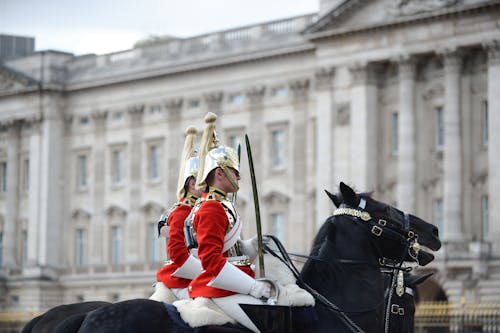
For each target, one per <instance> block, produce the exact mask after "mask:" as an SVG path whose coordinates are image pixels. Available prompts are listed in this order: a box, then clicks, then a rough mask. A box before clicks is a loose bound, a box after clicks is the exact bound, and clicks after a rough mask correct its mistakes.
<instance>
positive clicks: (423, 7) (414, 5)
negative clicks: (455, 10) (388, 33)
mask: <svg viewBox="0 0 500 333" xmlns="http://www.w3.org/2000/svg"><path fill="white" fill-rule="evenodd" d="M458 2H459V0H393V1H392V2H391V4H390V5H389V6H388V7H387V12H388V13H389V14H391V15H394V16H400V15H414V14H418V13H422V12H428V11H433V10H436V9H441V8H444V7H449V6H453V5H456V4H458Z"/></svg>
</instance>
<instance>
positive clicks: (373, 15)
mask: <svg viewBox="0 0 500 333" xmlns="http://www.w3.org/2000/svg"><path fill="white" fill-rule="evenodd" d="M487 2H491V1H487V0H374V1H366V0H346V1H343V2H341V3H340V4H339V5H338V6H335V7H333V8H332V9H331V10H330V11H328V12H326V13H325V14H324V15H322V16H321V17H319V18H318V19H317V20H316V22H314V23H313V24H312V25H310V26H309V27H307V28H306V29H305V31H304V34H306V35H307V34H316V33H321V32H327V31H330V30H331V31H338V32H344V31H345V32H348V31H355V30H358V29H365V28H370V27H378V26H384V25H390V24H394V23H397V22H401V21H406V20H411V19H412V18H422V17H425V16H427V15H435V14H438V13H439V12H446V11H449V10H456V9H461V8H465V7H471V6H479V5H480V4H481V3H487Z"/></svg>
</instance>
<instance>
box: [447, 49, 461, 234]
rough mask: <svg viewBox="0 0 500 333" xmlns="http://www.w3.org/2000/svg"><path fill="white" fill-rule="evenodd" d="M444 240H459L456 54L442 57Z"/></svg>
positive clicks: (459, 61) (458, 98)
mask: <svg viewBox="0 0 500 333" xmlns="http://www.w3.org/2000/svg"><path fill="white" fill-rule="evenodd" d="M443 56H444V81H445V82H444V87H445V88H444V89H445V102H444V103H445V105H444V156H443V169H444V179H443V185H444V186H443V203H444V237H443V238H444V240H446V241H460V240H462V237H463V235H462V163H463V158H462V139H461V129H460V126H461V124H460V72H461V67H462V59H461V56H460V54H459V52H458V51H456V50H454V51H447V52H445V53H444V55H443Z"/></svg>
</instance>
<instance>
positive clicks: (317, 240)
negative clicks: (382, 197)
mask: <svg viewBox="0 0 500 333" xmlns="http://www.w3.org/2000/svg"><path fill="white" fill-rule="evenodd" d="M326 193H327V194H328V196H329V197H330V199H331V200H332V201H333V202H334V204H335V205H336V203H335V201H338V202H340V203H341V202H343V201H344V198H343V196H342V193H341V192H338V193H336V194H334V196H335V201H334V199H333V198H332V195H331V194H330V193H329V192H328V191H326ZM372 194H373V191H370V192H361V193H357V195H358V196H359V197H360V198H363V199H368V198H371V197H372ZM333 218H334V217H333V216H330V217H328V218H327V219H326V220H325V222H324V223H323V224H322V225H321V228H320V229H319V231H318V233H317V234H316V236H315V237H314V239H313V242H312V246H311V251H310V255H311V256H316V255H317V254H318V250H319V248H320V247H321V244H323V241H324V240H325V237H326V235H327V230H328V225H329V222H330V221H331V220H332V219H333Z"/></svg>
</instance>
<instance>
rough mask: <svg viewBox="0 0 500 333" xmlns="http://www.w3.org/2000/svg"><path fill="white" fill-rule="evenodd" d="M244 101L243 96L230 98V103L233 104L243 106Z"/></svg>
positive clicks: (233, 95)
mask: <svg viewBox="0 0 500 333" xmlns="http://www.w3.org/2000/svg"><path fill="white" fill-rule="evenodd" d="M243 100H244V98H243V95H242V94H232V95H231V96H229V103H231V104H242V103H243Z"/></svg>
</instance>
